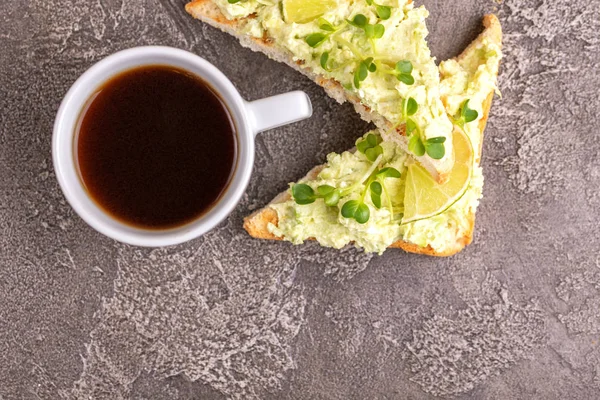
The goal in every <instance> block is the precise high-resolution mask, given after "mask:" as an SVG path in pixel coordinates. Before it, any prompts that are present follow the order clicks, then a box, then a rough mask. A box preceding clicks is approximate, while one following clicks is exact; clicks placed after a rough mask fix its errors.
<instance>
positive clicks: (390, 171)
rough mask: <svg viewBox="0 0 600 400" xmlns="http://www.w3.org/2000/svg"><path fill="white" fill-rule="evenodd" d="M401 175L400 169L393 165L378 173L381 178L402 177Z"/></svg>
mask: <svg viewBox="0 0 600 400" xmlns="http://www.w3.org/2000/svg"><path fill="white" fill-rule="evenodd" d="M400 176H401V175H400V171H398V170H397V169H396V168H392V167H386V168H383V169H381V170H380V171H379V172H378V173H377V177H379V178H400Z"/></svg>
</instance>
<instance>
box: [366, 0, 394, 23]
mask: <svg viewBox="0 0 600 400" xmlns="http://www.w3.org/2000/svg"><path fill="white" fill-rule="evenodd" d="M367 4H368V5H370V6H372V5H375V11H376V13H377V16H378V17H379V18H380V19H382V20H386V19H389V18H390V16H391V15H392V9H391V7H388V6H382V5H380V4H377V3H375V2H374V1H373V0H367Z"/></svg>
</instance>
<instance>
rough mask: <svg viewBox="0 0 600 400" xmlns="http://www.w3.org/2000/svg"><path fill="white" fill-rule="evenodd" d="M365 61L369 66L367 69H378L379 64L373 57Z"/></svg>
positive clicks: (372, 70)
mask: <svg viewBox="0 0 600 400" xmlns="http://www.w3.org/2000/svg"><path fill="white" fill-rule="evenodd" d="M363 62H364V63H365V65H366V66H367V69H368V70H369V72H375V71H377V65H375V63H374V62H373V57H369V58H367V59H366V60H364V61H363Z"/></svg>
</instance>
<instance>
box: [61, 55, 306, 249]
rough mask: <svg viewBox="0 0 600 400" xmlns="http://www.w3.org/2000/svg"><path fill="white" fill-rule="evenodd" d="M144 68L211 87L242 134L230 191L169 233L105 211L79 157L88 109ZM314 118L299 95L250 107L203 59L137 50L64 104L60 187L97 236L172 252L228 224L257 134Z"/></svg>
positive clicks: (90, 75) (81, 85) (106, 65)
mask: <svg viewBox="0 0 600 400" xmlns="http://www.w3.org/2000/svg"><path fill="white" fill-rule="evenodd" d="M145 65H166V66H173V67H177V68H180V69H183V70H186V71H188V72H190V73H191V74H193V75H196V76H198V77H200V78H201V79H203V80H204V81H205V82H207V83H208V84H209V85H210V86H211V87H212V88H213V89H214V90H215V91H216V92H217V93H218V94H219V96H220V97H221V99H222V100H223V101H224V102H225V104H226V105H227V108H228V109H229V112H230V114H231V116H232V118H233V120H234V123H235V127H236V132H237V145H238V151H237V153H238V154H237V160H236V161H235V166H234V168H235V170H234V172H233V174H232V177H231V179H230V182H229V186H228V187H227V189H226V190H225V191H224V193H222V194H221V197H220V198H219V200H217V202H216V204H215V205H213V206H212V208H210V209H209V210H208V211H207V212H205V213H204V214H203V215H202V216H200V217H199V218H198V219H196V220H194V221H192V222H190V223H188V224H186V225H183V226H181V227H177V228H173V229H166V230H149V229H142V228H136V227H133V226H130V225H127V224H124V223H122V222H120V221H119V220H117V219H115V218H114V217H112V216H111V215H110V214H108V213H107V212H106V211H104V210H103V209H102V208H100V207H99V206H98V205H97V204H96V203H95V202H94V201H93V200H92V198H91V197H90V195H89V194H88V192H87V191H86V189H85V187H84V185H83V182H82V179H81V177H80V174H79V168H78V166H77V160H76V156H75V147H76V140H77V139H76V133H77V132H76V130H77V124H78V122H79V119H80V117H81V114H82V112H83V109H84V106H85V105H86V103H87V102H88V100H89V99H90V97H91V96H92V95H93V94H94V93H95V92H97V90H98V89H99V87H100V86H102V85H103V84H104V83H105V82H106V81H108V80H110V79H111V78H112V77H114V76H115V75H118V74H119V73H121V72H124V71H127V70H130V69H133V68H136V67H140V66H145ZM311 115H312V106H311V103H310V99H309V98H308V96H307V95H306V94H305V93H304V92H300V91H295V92H290V93H285V94H281V95H278V96H273V97H269V98H266V99H262V100H256V101H252V102H247V101H245V100H244V99H243V98H242V97H241V96H240V94H239V92H238V91H237V90H236V89H235V87H234V86H233V84H232V83H231V82H230V81H229V79H227V77H226V76H225V75H223V73H222V72H221V71H219V70H218V69H217V68H216V67H215V66H213V65H212V64H210V63H209V62H208V61H206V60H204V59H203V58H201V57H199V56H197V55H195V54H192V53H189V52H187V51H183V50H179V49H174V48H170V47H155V46H152V47H137V48H132V49H129V50H124V51H121V52H118V53H115V54H113V55H111V56H109V57H107V58H105V59H103V60H102V61H100V62H98V63H97V64H95V65H94V66H92V67H91V68H90V69H89V70H87V71H86V72H85V73H84V74H83V75H82V76H81V77H80V78H79V79H78V80H77V81H76V82H75V83H74V84H73V86H72V87H71V89H70V90H69V92H68V93H67V95H66V96H65V98H64V100H63V101H62V103H61V105H60V108H59V110H58V115H57V116H56V121H55V123H54V134H53V138H52V158H53V162H54V169H55V172H56V177H57V179H58V182H59V183H60V186H61V188H62V190H63V192H64V194H65V197H66V198H67V200H68V202H69V203H70V204H71V206H72V207H73V209H74V210H75V211H76V212H77V214H79V216H80V217H81V218H82V219H83V220H84V221H85V222H87V223H88V224H89V225H90V226H92V227H93V228H94V229H96V230H97V231H98V232H100V233H102V234H104V235H106V236H108V237H111V238H113V239H116V240H118V241H121V242H124V243H129V244H133V245H137V246H150V247H158V246H168V245H174V244H178V243H182V242H185V241H188V240H190V239H193V238H196V237H198V236H201V235H202V234H204V233H206V232H208V231H209V230H211V229H212V228H214V227H215V226H216V225H217V224H219V223H220V222H221V221H222V220H223V219H225V218H226V217H227V216H228V215H229V213H231V211H232V210H233V209H234V208H235V206H236V205H237V204H238V202H239V201H240V198H241V197H242V195H243V193H244V191H245V189H246V186H247V185H248V182H249V181H250V175H251V172H252V167H253V164H254V151H255V150H254V138H255V136H256V134H257V133H259V132H262V131H265V130H268V129H271V128H275V127H278V126H281V125H285V124H289V123H292V122H296V121H300V120H302V119H305V118H308V117H310V116H311Z"/></svg>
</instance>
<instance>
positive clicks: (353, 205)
mask: <svg viewBox="0 0 600 400" xmlns="http://www.w3.org/2000/svg"><path fill="white" fill-rule="evenodd" d="M370 214H371V213H370V211H369V207H368V206H367V205H366V204H365V203H362V202H359V201H358V200H350V201H347V202H346V203H345V204H344V205H343V206H342V216H343V217H344V218H354V219H355V220H356V222H358V223H359V224H364V223H365V222H367V221H368V220H369V216H370Z"/></svg>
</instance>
